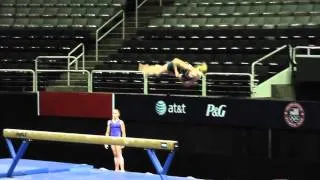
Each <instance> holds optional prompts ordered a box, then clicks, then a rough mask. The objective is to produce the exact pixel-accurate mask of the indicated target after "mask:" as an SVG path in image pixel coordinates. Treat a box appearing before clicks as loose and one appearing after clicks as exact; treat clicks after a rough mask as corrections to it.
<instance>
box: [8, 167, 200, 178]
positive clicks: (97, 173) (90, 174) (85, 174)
mask: <svg viewBox="0 0 320 180" xmlns="http://www.w3.org/2000/svg"><path fill="white" fill-rule="evenodd" d="M167 177H168V180H183V179H195V178H186V177H174V176H167ZM4 179H8V180H9V178H4ZM15 179H19V180H43V179H46V180H56V179H68V180H87V179H88V180H105V179H110V180H113V179H116V180H141V179H143V180H160V176H159V175H155V174H151V173H137V172H114V171H111V170H107V169H104V170H101V169H86V170H74V171H65V172H55V173H42V174H33V175H25V176H19V177H13V178H10V180H15Z"/></svg>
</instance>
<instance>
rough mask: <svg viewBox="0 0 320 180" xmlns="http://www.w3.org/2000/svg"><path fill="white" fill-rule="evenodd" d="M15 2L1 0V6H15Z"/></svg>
mask: <svg viewBox="0 0 320 180" xmlns="http://www.w3.org/2000/svg"><path fill="white" fill-rule="evenodd" d="M15 4H16V0H2V1H1V6H15Z"/></svg>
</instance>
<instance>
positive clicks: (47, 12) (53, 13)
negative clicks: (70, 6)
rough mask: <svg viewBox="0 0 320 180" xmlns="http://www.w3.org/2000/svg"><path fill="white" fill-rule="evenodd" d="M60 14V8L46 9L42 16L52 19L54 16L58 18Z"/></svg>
mask: <svg viewBox="0 0 320 180" xmlns="http://www.w3.org/2000/svg"><path fill="white" fill-rule="evenodd" d="M57 14H58V8H54V7H46V8H45V9H44V11H43V14H42V16H44V17H52V16H56V15H57Z"/></svg>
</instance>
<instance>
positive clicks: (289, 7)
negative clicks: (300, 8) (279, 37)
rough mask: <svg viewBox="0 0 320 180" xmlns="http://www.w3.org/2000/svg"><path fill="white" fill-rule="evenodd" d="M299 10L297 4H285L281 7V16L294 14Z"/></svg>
mask: <svg viewBox="0 0 320 180" xmlns="http://www.w3.org/2000/svg"><path fill="white" fill-rule="evenodd" d="M296 9H297V5H296V4H285V5H282V6H281V9H280V12H279V14H288V15H290V14H293V13H294V12H295V11H296Z"/></svg>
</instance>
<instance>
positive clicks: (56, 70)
mask: <svg viewBox="0 0 320 180" xmlns="http://www.w3.org/2000/svg"><path fill="white" fill-rule="evenodd" d="M38 72H69V73H70V72H74V73H86V74H87V76H88V78H87V84H88V92H92V86H91V85H92V82H91V79H92V78H91V73H90V72H89V71H88V70H63V69H41V70H37V71H36V74H37V73H38ZM35 81H36V82H35V84H38V79H37V78H36V79H35ZM67 84H68V86H70V77H68V82H67ZM36 91H38V88H37V89H36Z"/></svg>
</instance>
